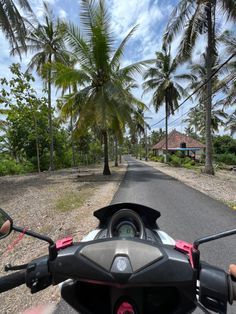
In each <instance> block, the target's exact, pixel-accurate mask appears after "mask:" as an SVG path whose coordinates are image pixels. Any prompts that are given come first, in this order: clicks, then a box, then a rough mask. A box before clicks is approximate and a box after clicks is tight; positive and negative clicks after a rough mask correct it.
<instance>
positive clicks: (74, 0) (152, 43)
mask: <svg viewBox="0 0 236 314" xmlns="http://www.w3.org/2000/svg"><path fill="white" fill-rule="evenodd" d="M29 2H30V3H31V5H32V8H33V10H34V12H35V13H36V15H37V17H38V18H39V19H40V17H41V16H42V14H43V6H42V1H41V0H29ZM47 2H48V3H49V4H50V5H51V7H52V9H53V12H54V14H55V15H56V16H58V17H60V18H62V19H65V20H66V21H68V20H70V21H72V22H74V23H76V24H77V25H79V13H80V6H79V0H48V1H47ZM106 2H107V6H108V8H109V11H110V14H111V17H112V30H113V32H114V36H115V38H116V40H117V43H119V42H120V41H121V40H122V39H123V38H124V36H125V35H126V34H127V33H128V31H129V30H130V29H131V28H132V27H133V26H134V25H139V27H138V29H137V31H136V32H135V34H134V36H133V38H131V40H130V42H129V44H128V46H127V49H126V51H125V55H124V57H123V60H122V62H123V64H124V65H126V64H129V63H133V62H135V61H139V60H144V59H150V58H153V57H154V56H155V51H158V50H160V48H161V41H162V34H163V31H164V29H165V26H166V23H167V21H168V18H169V16H170V14H171V12H172V10H173V8H174V6H175V5H176V3H177V2H178V0H107V1H106ZM220 24H221V26H223V28H226V27H228V26H230V24H229V25H228V26H227V25H226V23H225V21H224V19H223V21H222V19H221V22H220ZM0 42H1V50H0V73H1V74H0V75H1V76H6V77H8V78H9V76H10V72H9V69H8V67H9V65H10V64H11V63H12V62H19V58H18V57H10V56H9V46H8V43H7V41H6V39H5V38H4V35H3V34H1V33H0ZM178 44H179V38H177V39H176V40H175V42H174V43H173V48H172V51H176V50H177V48H178ZM204 45H205V42H204V41H203V40H202V39H201V40H199V42H198V44H197V47H196V49H195V58H198V56H199V53H200V52H203V50H204ZM30 58H31V56H30V55H27V56H23V59H22V66H23V68H24V69H26V68H27V64H28V62H29V61H30ZM137 79H138V82H139V83H140V84H141V82H142V79H141V77H138V78H137ZM35 88H36V90H37V91H38V92H39V93H40V91H41V89H42V82H41V80H40V79H37V80H36V83H35ZM135 94H136V95H137V96H139V97H141V95H142V89H141V87H140V88H139V90H137V91H136V92H135ZM59 96H60V94H59V93H58V94H57V95H55V96H54V97H53V98H54V99H53V101H55V99H56V97H59ZM143 100H144V102H145V103H146V104H147V105H150V103H151V94H148V95H146V96H145V97H144V98H143ZM191 105H193V104H191V103H190V102H187V103H186V104H185V105H184V106H183V107H182V108H181V109H180V110H179V112H178V113H177V114H176V115H175V116H174V117H171V118H170V129H172V128H177V129H178V130H180V131H184V123H183V122H182V120H183V119H184V118H185V116H184V117H183V118H182V119H179V120H178V121H176V122H175V123H171V121H173V120H175V119H176V118H178V117H179V116H180V115H182V114H184V113H185V112H186V111H187V110H188V108H189V107H190V106H191ZM145 115H146V116H148V117H152V120H148V121H147V122H148V123H149V124H150V125H153V124H154V123H156V122H157V121H159V120H160V119H162V118H163V117H164V109H161V110H160V111H159V112H158V114H155V113H154V111H153V109H152V107H150V111H148V112H147V113H145ZM160 127H162V128H164V121H163V122H162V123H160V124H158V125H157V126H156V128H160Z"/></svg>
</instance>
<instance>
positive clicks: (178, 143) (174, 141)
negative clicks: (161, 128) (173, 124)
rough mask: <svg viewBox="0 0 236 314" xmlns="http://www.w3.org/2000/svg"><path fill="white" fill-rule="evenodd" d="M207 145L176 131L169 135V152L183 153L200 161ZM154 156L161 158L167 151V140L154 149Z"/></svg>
mask: <svg viewBox="0 0 236 314" xmlns="http://www.w3.org/2000/svg"><path fill="white" fill-rule="evenodd" d="M205 147H206V146H205V145H204V144H202V143H200V142H199V141H197V140H196V139H194V138H192V137H190V136H188V135H185V134H182V133H180V132H178V131H176V130H173V131H171V132H170V134H169V135H168V152H169V154H171V153H176V152H177V151H180V152H183V155H185V156H189V157H192V158H194V159H200V156H201V155H202V154H203V153H204V152H205ZM152 150H153V154H154V155H156V156H161V155H164V154H165V151H166V138H165V137H164V138H163V139H161V140H160V142H158V143H157V144H156V145H154V146H153V148H152Z"/></svg>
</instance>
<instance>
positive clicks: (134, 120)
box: [129, 109, 145, 158]
mask: <svg viewBox="0 0 236 314" xmlns="http://www.w3.org/2000/svg"><path fill="white" fill-rule="evenodd" d="M129 131H130V137H131V143H133V144H136V154H135V155H136V156H135V157H136V158H138V142H139V137H140V138H141V135H142V134H144V131H145V121H144V113H143V110H142V109H138V110H135V111H134V112H133V113H132V117H131V123H130V124H129Z"/></svg>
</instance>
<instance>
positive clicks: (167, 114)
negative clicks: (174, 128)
mask: <svg viewBox="0 0 236 314" xmlns="http://www.w3.org/2000/svg"><path fill="white" fill-rule="evenodd" d="M165 102H166V110H165V111H166V162H167V161H168V101H167V96H165Z"/></svg>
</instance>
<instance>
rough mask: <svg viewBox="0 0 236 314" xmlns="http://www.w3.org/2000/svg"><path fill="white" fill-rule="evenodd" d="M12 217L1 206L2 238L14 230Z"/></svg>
mask: <svg viewBox="0 0 236 314" xmlns="http://www.w3.org/2000/svg"><path fill="white" fill-rule="evenodd" d="M12 225H13V221H12V219H11V217H10V216H9V215H8V214H7V213H5V212H4V210H2V209H1V208H0V239H2V238H5V237H7V236H8V235H9V234H10V233H11V231H12Z"/></svg>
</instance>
